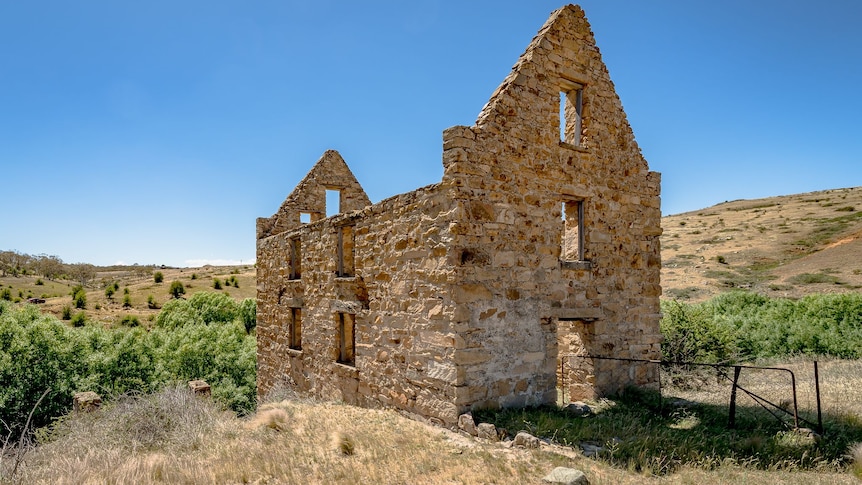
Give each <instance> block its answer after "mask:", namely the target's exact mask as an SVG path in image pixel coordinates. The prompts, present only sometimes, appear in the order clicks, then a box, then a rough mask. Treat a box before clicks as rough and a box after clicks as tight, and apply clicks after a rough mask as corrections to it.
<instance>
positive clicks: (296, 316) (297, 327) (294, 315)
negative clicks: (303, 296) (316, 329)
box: [287, 308, 302, 350]
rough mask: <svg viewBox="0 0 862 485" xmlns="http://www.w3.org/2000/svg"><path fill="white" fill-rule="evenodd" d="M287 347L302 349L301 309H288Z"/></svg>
mask: <svg viewBox="0 0 862 485" xmlns="http://www.w3.org/2000/svg"><path fill="white" fill-rule="evenodd" d="M287 332H288V347H290V348H291V349H293V350H302V309H301V308H291V309H290V323H289V325H288V329H287Z"/></svg>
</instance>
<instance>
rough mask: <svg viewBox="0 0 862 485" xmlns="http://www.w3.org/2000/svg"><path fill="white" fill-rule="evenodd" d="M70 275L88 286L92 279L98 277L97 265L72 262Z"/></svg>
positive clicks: (82, 284)
mask: <svg viewBox="0 0 862 485" xmlns="http://www.w3.org/2000/svg"><path fill="white" fill-rule="evenodd" d="M69 275H70V276H72V278H74V279H75V280H77V281H78V282H79V283H81V286H86V285H87V283H88V282H89V281H90V280H92V279H93V278H95V277H96V267H95V266H93V265H92V264H89V263H76V264H70V265H69Z"/></svg>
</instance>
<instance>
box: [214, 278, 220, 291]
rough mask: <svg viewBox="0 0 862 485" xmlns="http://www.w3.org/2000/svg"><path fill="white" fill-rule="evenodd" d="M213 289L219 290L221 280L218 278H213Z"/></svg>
mask: <svg viewBox="0 0 862 485" xmlns="http://www.w3.org/2000/svg"><path fill="white" fill-rule="evenodd" d="M213 288H215V289H216V290H220V289H221V280H219V279H218V278H213Z"/></svg>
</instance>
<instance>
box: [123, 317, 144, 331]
mask: <svg viewBox="0 0 862 485" xmlns="http://www.w3.org/2000/svg"><path fill="white" fill-rule="evenodd" d="M120 325H122V326H124V327H129V328H132V327H139V326H140V325H141V321H140V320H138V317H136V316H134V315H126V316H124V317H123V318H121V319H120Z"/></svg>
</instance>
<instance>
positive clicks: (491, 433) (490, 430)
mask: <svg viewBox="0 0 862 485" xmlns="http://www.w3.org/2000/svg"><path fill="white" fill-rule="evenodd" d="M476 435H477V436H478V437H479V438H482V439H486V440H489V441H500V435H499V434H498V433H497V427H496V426H494V425H493V424H491V423H479V426H477V434H476Z"/></svg>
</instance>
